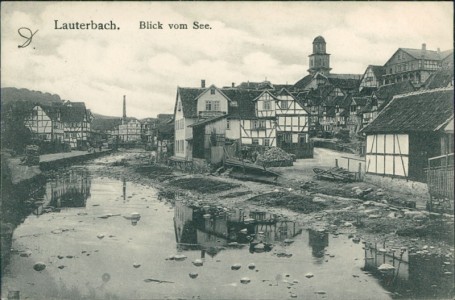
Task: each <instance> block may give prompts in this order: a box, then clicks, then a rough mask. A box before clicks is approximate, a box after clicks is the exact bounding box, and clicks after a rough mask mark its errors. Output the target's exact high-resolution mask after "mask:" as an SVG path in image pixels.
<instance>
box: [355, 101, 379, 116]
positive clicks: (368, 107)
mask: <svg viewBox="0 0 455 300" xmlns="http://www.w3.org/2000/svg"><path fill="white" fill-rule="evenodd" d="M366 100H367V102H366V103H365V106H364V107H363V108H362V109H360V111H359V112H358V113H357V114H363V113H368V112H371V111H373V110H377V109H378V108H377V105H378V102H377V101H376V99H374V98H372V97H367V99H366Z"/></svg>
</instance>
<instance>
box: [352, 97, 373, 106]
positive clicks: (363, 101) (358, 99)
mask: <svg viewBox="0 0 455 300" xmlns="http://www.w3.org/2000/svg"><path fill="white" fill-rule="evenodd" d="M369 98H370V97H368V96H361V97H356V96H355V97H352V102H353V104H355V105H358V106H365V105H366V104H367V102H368V99H369Z"/></svg>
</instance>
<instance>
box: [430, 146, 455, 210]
mask: <svg viewBox="0 0 455 300" xmlns="http://www.w3.org/2000/svg"><path fill="white" fill-rule="evenodd" d="M453 172H454V164H453V154H450V155H444V156H439V157H434V158H430V159H429V160H428V169H427V170H426V173H427V185H428V191H429V193H430V201H429V203H428V206H429V207H428V208H429V210H430V211H433V210H443V211H447V210H449V211H451V210H453V208H454V199H455V198H454V182H453V180H454V173H453Z"/></svg>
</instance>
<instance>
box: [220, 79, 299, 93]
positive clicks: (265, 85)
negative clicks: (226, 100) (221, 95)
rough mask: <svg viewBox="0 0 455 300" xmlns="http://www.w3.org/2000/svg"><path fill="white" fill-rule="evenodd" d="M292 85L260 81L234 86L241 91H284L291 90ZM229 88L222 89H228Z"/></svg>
mask: <svg viewBox="0 0 455 300" xmlns="http://www.w3.org/2000/svg"><path fill="white" fill-rule="evenodd" d="M292 87H293V85H292V84H273V83H271V82H270V81H262V82H252V81H251V82H250V81H248V82H242V83H240V84H239V85H237V86H236V88H239V89H243V90H275V91H278V90H281V89H283V88H285V89H292ZM228 88H229V87H226V88H223V89H228Z"/></svg>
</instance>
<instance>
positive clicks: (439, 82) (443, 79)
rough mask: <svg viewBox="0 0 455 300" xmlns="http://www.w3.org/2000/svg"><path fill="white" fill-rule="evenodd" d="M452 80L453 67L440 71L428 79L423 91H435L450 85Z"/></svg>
mask: <svg viewBox="0 0 455 300" xmlns="http://www.w3.org/2000/svg"><path fill="white" fill-rule="evenodd" d="M453 79H454V74H453V66H452V67H451V68H446V69H441V70H439V71H437V72H435V73H433V74H431V75H430V77H428V79H427V81H425V84H424V88H425V89H437V88H443V87H448V86H450V85H452V82H453Z"/></svg>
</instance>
